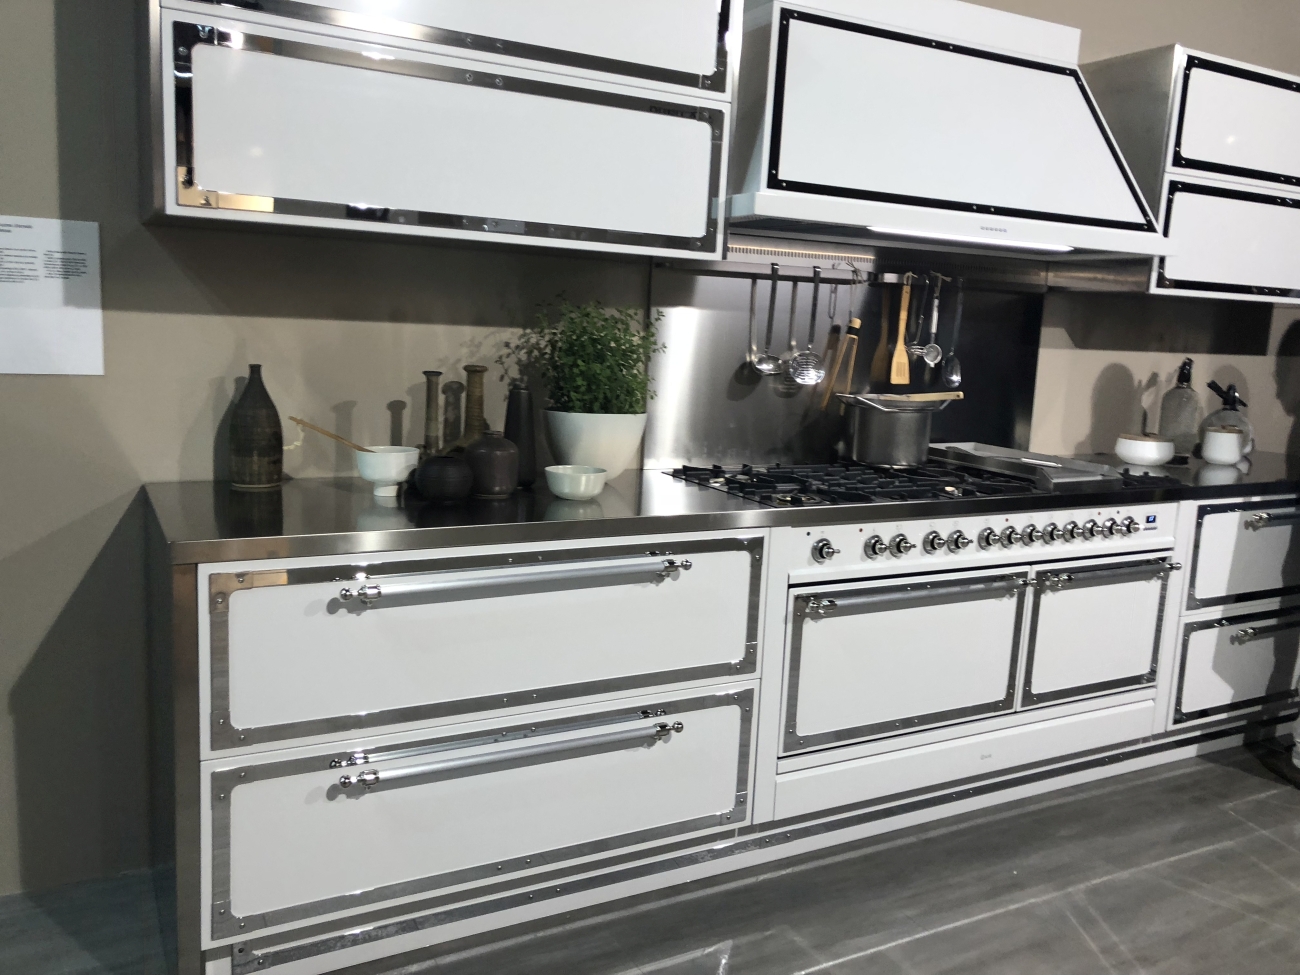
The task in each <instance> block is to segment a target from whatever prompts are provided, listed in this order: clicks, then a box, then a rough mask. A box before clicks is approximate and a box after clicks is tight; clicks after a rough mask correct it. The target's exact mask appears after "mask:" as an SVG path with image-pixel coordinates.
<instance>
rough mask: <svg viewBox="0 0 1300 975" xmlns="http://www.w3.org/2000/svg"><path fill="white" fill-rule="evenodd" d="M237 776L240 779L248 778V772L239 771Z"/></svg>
mask: <svg viewBox="0 0 1300 975" xmlns="http://www.w3.org/2000/svg"><path fill="white" fill-rule="evenodd" d="M239 777H240V778H241V779H246V778H248V773H247V772H240V773H239Z"/></svg>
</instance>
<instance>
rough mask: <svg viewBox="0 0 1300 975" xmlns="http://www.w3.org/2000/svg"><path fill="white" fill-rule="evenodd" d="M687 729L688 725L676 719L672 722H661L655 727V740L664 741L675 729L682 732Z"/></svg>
mask: <svg viewBox="0 0 1300 975" xmlns="http://www.w3.org/2000/svg"><path fill="white" fill-rule="evenodd" d="M685 730H686V725H684V724H682V723H681V722H680V721H674V722H673V723H672V724H663V723H660V724H659V726H658V727H656V728H655V740H656V741H663V740H664V739H665V738H667V737H668V736H669V735H671V734H672V733H673V732H674V731H676V732H682V731H685Z"/></svg>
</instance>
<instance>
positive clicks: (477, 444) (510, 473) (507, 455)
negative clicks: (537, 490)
mask: <svg viewBox="0 0 1300 975" xmlns="http://www.w3.org/2000/svg"><path fill="white" fill-rule="evenodd" d="M465 460H466V462H467V463H468V464H469V469H470V471H471V473H473V475H474V497H476V498H508V497H510V495H511V494H512V493H513V492H514V490H515V488H516V487H518V485H519V450H518V449H517V448H516V447H515V445H514V444H512V443H511V442H510V441H509V440H507V439H506V438H505V437H503V436H502V435H501V434H500V433H499V432H497V431H494V430H489V431H488V432H487V433H484V434H483V436H481V437H479V438H478V439H477V440H475V441H474V442H473V443H471V444H470V445H469V446H468V447H466V448H465Z"/></svg>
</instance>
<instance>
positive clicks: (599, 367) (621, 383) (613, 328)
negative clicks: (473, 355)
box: [497, 301, 663, 413]
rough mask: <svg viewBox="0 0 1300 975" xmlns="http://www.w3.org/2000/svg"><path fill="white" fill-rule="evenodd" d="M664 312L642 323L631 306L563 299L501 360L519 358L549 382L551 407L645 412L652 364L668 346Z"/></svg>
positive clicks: (526, 369)
mask: <svg viewBox="0 0 1300 975" xmlns="http://www.w3.org/2000/svg"><path fill="white" fill-rule="evenodd" d="M660 317H662V316H661V315H655V317H654V318H653V319H652V320H651V321H649V322H648V323H644V324H643V323H642V316H641V314H640V312H638V311H636V310H634V309H631V308H605V307H603V306H602V305H600V304H598V303H597V302H594V301H593V302H589V303H588V304H585V305H571V304H569V303H568V302H567V301H561V302H560V304H559V306H558V307H557V308H556V311H555V318H554V320H551V318H550V317H548V316H547V315H546V313H545V312H542V313H539V314H538V316H537V321H536V323H535V324H533V325H532V326H531V327H529V328H528V329H526V330H525V331H524V333H523V335H522V336H521V337H520V339H519V341H518V342H515V343H513V344H511V343H507V344H506V351H505V353H503V355H502V356H501V357H500V358H499V359H498V360H497V362H498V363H499V364H500V365H502V366H503V367H506V368H507V372H508V366H509V360H514V362H515V363H516V364H517V365H518V367H519V370H520V372H521V373H522V372H535V373H536V374H537V375H538V378H540V379H541V380H542V381H543V382H544V383H545V384H546V387H547V390H548V395H549V399H550V404H551V409H554V410H560V411H562V412H565V413H644V412H645V410H646V402H647V401H648V400H649V399H650V398H651V397H652V396H653V395H654V393H653V391H652V390H651V389H650V376H649V374H648V372H647V367H648V366H649V364H650V357H651V356H652V355H653V354H654V353H655V352H656V351H657V350H658V349H661V348H663V346H660V345H657V344H656V343H655V338H656V325H657V324H658V322H659V319H660Z"/></svg>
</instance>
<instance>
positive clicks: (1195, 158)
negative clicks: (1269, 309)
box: [1084, 45, 1300, 304]
mask: <svg viewBox="0 0 1300 975" xmlns="http://www.w3.org/2000/svg"><path fill="white" fill-rule="evenodd" d="M1084 74H1085V75H1086V76H1087V78H1088V82H1089V84H1090V85H1091V87H1092V90H1093V92H1094V94H1095V95H1096V97H1097V100H1098V103H1099V104H1100V105H1101V108H1102V111H1103V112H1104V113H1105V115H1106V120H1107V122H1108V123H1109V124H1110V127H1111V130H1112V131H1113V132H1114V133H1115V137H1116V139H1117V140H1118V142H1119V145H1120V148H1121V149H1123V151H1124V154H1125V157H1126V158H1127V159H1128V160H1129V163H1130V164H1131V165H1132V167H1133V170H1134V174H1135V175H1136V177H1137V179H1138V182H1139V185H1141V187H1142V190H1143V192H1144V193H1145V194H1146V196H1147V199H1148V202H1149V203H1150V204H1151V208H1152V210H1153V211H1155V214H1156V216H1157V218H1158V219H1159V220H1160V223H1161V229H1162V232H1163V233H1164V235H1165V236H1166V237H1167V238H1168V239H1169V241H1170V244H1171V245H1172V247H1171V252H1170V254H1169V255H1168V256H1167V257H1160V258H1157V259H1155V260H1154V261H1153V263H1152V274H1151V285H1150V287H1151V291H1152V292H1153V293H1156V294H1179V295H1200V296H1206V297H1218V298H1239V299H1245V300H1255V301H1269V302H1276V303H1282V304H1294V303H1300V218H1298V217H1297V214H1298V213H1300V77H1295V76H1293V75H1287V74H1282V73H1280V72H1276V71H1269V70H1266V69H1264V68H1258V67H1254V66H1252V65H1247V64H1242V63H1240V62H1237V61H1231V60H1229V59H1227V58H1221V57H1217V56H1215V55H1211V54H1203V53H1199V52H1196V51H1189V50H1187V49H1186V48H1183V47H1181V46H1179V45H1174V46H1172V47H1165V48H1159V49H1156V50H1151V51H1142V52H1139V53H1137V54H1130V55H1125V56H1122V57H1118V58H1112V59H1110V60H1106V61H1099V62H1096V63H1094V64H1089V65H1085V66H1084Z"/></svg>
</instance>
